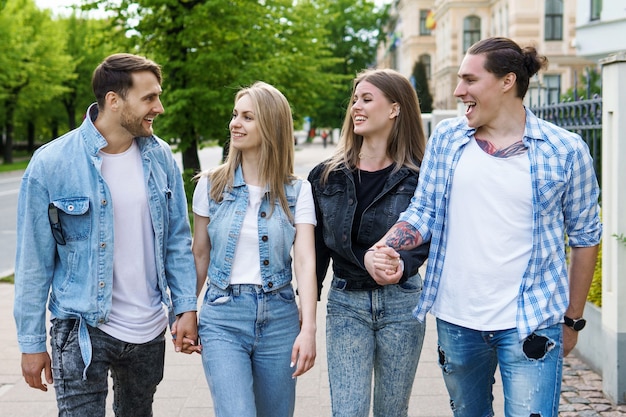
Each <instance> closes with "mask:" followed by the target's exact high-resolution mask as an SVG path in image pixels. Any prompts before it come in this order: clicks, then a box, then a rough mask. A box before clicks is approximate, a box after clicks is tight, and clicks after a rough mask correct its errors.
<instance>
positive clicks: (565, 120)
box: [530, 95, 602, 187]
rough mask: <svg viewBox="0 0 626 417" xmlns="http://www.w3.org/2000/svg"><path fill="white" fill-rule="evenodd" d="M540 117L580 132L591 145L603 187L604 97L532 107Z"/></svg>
mask: <svg viewBox="0 0 626 417" xmlns="http://www.w3.org/2000/svg"><path fill="white" fill-rule="evenodd" d="M530 109H531V110H532V112H533V113H534V114H535V115H536V116H537V117H539V118H541V119H544V120H547V121H549V122H551V123H554V124H555V125H557V126H560V127H562V128H564V129H567V130H569V131H571V132H574V133H578V134H579V135H580V136H581V137H582V138H583V140H584V141H585V142H586V143H587V145H588V146H589V152H591V156H592V158H593V165H594V168H595V170H596V176H597V177H598V182H599V183H600V187H602V97H599V96H598V95H594V96H593V97H592V98H588V99H582V100H576V101H570V102H562V103H557V104H551V105H547V106H538V107H532V106H531V107H530Z"/></svg>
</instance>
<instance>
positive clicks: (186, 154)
mask: <svg viewBox="0 0 626 417" xmlns="http://www.w3.org/2000/svg"><path fill="white" fill-rule="evenodd" d="M182 154H183V170H184V171H188V170H192V171H193V174H194V175H195V174H196V173H197V172H199V171H200V170H201V167H200V158H199V157H198V140H197V139H193V140H192V141H190V142H189V146H187V148H186V149H185V150H184V151H183V152H182Z"/></svg>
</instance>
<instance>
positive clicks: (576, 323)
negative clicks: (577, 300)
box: [563, 316, 587, 332]
mask: <svg viewBox="0 0 626 417" xmlns="http://www.w3.org/2000/svg"><path fill="white" fill-rule="evenodd" d="M563 321H564V322H565V325H566V326H567V327H570V328H571V329H572V330H575V331H577V332H579V331H581V330H582V329H584V328H585V324H587V320H585V319H584V318H582V317H581V318H579V319H573V318H570V317H567V316H563Z"/></svg>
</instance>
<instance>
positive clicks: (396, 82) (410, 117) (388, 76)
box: [321, 69, 426, 183]
mask: <svg viewBox="0 0 626 417" xmlns="http://www.w3.org/2000/svg"><path fill="white" fill-rule="evenodd" d="M363 81H367V82H369V83H371V84H372V85H374V86H375V87H377V88H378V89H380V91H382V93H383V94H384V95H385V97H387V98H388V99H389V100H390V101H391V102H392V103H398V104H399V105H400V109H401V111H400V114H399V115H398V117H396V118H395V121H394V125H393V128H392V129H391V133H390V134H389V140H388V141H387V155H388V156H389V157H390V158H391V159H392V160H393V161H394V162H395V167H394V171H397V170H398V169H400V168H401V167H403V166H405V167H408V168H410V169H412V170H414V171H419V166H420V165H421V163H422V158H423V157H424V149H425V148H426V135H425V134H424V129H423V127H422V113H421V111H420V107H419V103H418V99H417V94H416V93H415V89H414V88H413V86H412V85H411V83H410V82H409V80H408V79H407V78H406V77H405V76H403V75H402V74H400V73H399V72H397V71H394V70H391V69H367V70H364V71H362V72H360V73H359V74H358V75H357V76H356V78H355V79H354V83H353V86H352V96H351V99H350V104H349V105H348V108H347V109H346V116H345V118H344V121H343V127H342V128H341V137H340V138H339V143H338V144H337V149H336V150H335V152H334V153H333V155H332V156H331V158H330V159H329V160H328V162H327V163H326V167H325V168H324V172H323V173H322V179H321V180H322V183H325V182H326V181H327V180H328V176H329V175H330V173H331V172H332V171H334V170H335V169H337V168H338V167H339V166H340V165H342V164H344V165H346V166H347V167H348V168H349V169H356V167H357V166H358V163H359V153H360V152H361V146H363V136H361V135H357V134H356V133H354V122H353V121H352V115H351V107H352V104H351V103H352V97H354V94H355V90H356V87H357V85H359V83H361V82H363Z"/></svg>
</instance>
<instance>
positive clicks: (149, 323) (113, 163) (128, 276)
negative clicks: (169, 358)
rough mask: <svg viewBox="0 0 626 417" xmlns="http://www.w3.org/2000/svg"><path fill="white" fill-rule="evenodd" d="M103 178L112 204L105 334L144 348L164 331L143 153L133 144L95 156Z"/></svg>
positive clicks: (102, 327)
mask: <svg viewBox="0 0 626 417" xmlns="http://www.w3.org/2000/svg"><path fill="white" fill-rule="evenodd" d="M99 156H101V157H102V176H103V177H104V179H105V181H106V183H107V185H108V187H109V191H110V192H111V201H110V204H113V213H114V216H113V236H114V248H113V305H112V308H111V314H110V315H109V321H108V322H107V323H105V324H102V325H100V326H99V328H100V329H101V330H102V331H104V332H105V333H107V334H109V335H111V336H113V337H115V338H116V339H119V340H122V341H124V342H128V343H146V342H149V341H151V340H153V339H154V338H155V337H157V336H158V335H159V334H160V333H161V332H162V331H163V330H164V329H165V327H166V326H167V321H168V320H167V315H166V313H165V310H164V308H163V305H162V304H161V293H160V291H159V288H158V284H157V273H156V259H155V252H154V231H153V228H152V220H151V217H150V210H149V208H148V195H147V192H146V185H145V180H144V173H143V168H142V161H141V154H140V152H139V147H138V146H137V144H136V143H135V142H134V141H133V144H132V145H131V147H130V148H129V149H128V150H127V151H126V152H123V153H120V154H106V153H104V152H99Z"/></svg>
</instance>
